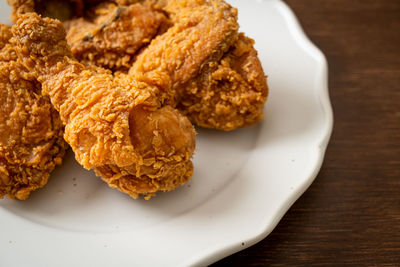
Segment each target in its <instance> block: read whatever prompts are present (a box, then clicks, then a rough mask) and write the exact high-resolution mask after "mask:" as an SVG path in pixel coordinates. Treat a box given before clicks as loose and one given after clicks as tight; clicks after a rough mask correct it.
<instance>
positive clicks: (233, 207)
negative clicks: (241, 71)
mask: <svg viewBox="0 0 400 267" xmlns="http://www.w3.org/2000/svg"><path fill="white" fill-rule="evenodd" d="M228 2H230V3H231V4H232V5H233V6H235V7H237V8H238V9H239V22H240V25H241V31H244V32H245V33H246V34H247V35H248V36H250V37H252V38H254V39H255V41H256V48H257V50H258V51H259V57H260V59H261V61H262V63H263V67H264V71H265V73H266V74H268V76H269V78H268V84H269V86H270V95H269V99H268V102H267V105H266V107H265V114H266V116H265V118H264V120H263V121H262V122H261V123H260V124H258V125H255V126H252V127H250V128H246V129H240V130H236V131H233V132H229V133H225V132H218V131H213V130H204V129H198V136H197V137H198V138H197V140H198V141H197V150H196V155H195V158H194V164H195V174H194V177H193V178H192V180H191V181H190V182H189V183H188V184H186V185H185V186H182V187H181V188H179V189H177V190H175V191H173V192H169V193H163V194H158V196H157V197H155V198H153V199H151V200H150V201H145V200H133V199H131V198H129V197H128V196H126V195H124V194H122V193H119V192H118V191H116V190H111V189H109V188H108V186H107V185H106V184H105V183H103V182H102V181H100V179H98V178H96V177H95V175H94V174H93V173H92V172H90V171H86V170H84V169H83V168H82V167H80V166H79V164H77V163H76V162H75V160H74V158H73V153H72V152H69V155H68V156H67V158H66V159H65V162H64V164H63V165H62V166H61V167H59V168H57V169H56V170H55V172H54V173H53V175H52V177H51V180H50V181H49V183H48V184H47V185H46V186H45V187H44V188H43V189H41V190H38V191H36V192H34V193H33V194H32V195H31V197H30V199H29V200H27V201H10V200H8V199H4V200H0V237H1V238H0V255H1V256H0V265H1V266H28V265H29V266H93V265H95V266H110V265H111V266H143V265H145V266H187V265H206V264H210V263H212V262H215V261H217V260H219V259H221V258H223V257H225V256H228V255H230V254H232V253H234V252H237V251H239V250H241V249H244V248H246V247H249V246H251V245H253V244H255V243H256V242H258V241H260V240H262V239H263V238H265V237H266V236H267V235H268V234H269V233H270V232H271V231H272V230H273V228H274V227H275V226H276V224H277V223H278V222H279V220H280V219H281V218H282V216H283V215H284V213H285V212H286V211H287V210H288V209H289V207H290V206H291V205H292V204H293V203H294V201H296V199H298V198H299V196H300V195H301V194H302V193H303V192H304V191H305V190H306V189H307V187H308V186H309V185H310V184H311V183H312V181H313V179H314V178H315V177H316V175H317V173H318V171H319V169H320V166H321V164H322V160H323V156H324V153H325V149H326V146H327V144H328V141H329V137H330V134H331V130H332V124H333V119H332V111H331V106H330V102H329V96H328V88H327V64H326V60H325V58H324V56H323V54H322V53H321V52H320V51H319V50H318V49H317V48H316V47H315V46H314V45H313V44H312V43H311V42H310V41H309V40H308V39H307V37H306V36H305V35H304V33H303V31H302V30H301V28H300V26H299V24H298V22H297V20H296V19H295V17H294V15H293V13H292V12H291V11H290V10H289V8H288V7H287V6H286V5H285V4H284V3H283V2H281V1H279V0H265V1H262V0H258V1H257V0H249V1H241V0H231V1H228ZM9 12H10V9H9V8H8V7H7V4H6V1H5V0H1V2H0V18H1V22H3V23H8V22H9V20H8V15H9Z"/></svg>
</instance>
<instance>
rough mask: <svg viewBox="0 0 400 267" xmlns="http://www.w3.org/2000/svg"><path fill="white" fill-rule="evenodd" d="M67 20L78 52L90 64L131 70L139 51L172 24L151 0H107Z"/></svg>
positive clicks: (74, 46)
mask: <svg viewBox="0 0 400 267" xmlns="http://www.w3.org/2000/svg"><path fill="white" fill-rule="evenodd" d="M85 14H86V16H85V18H83V17H79V18H75V19H71V20H67V21H65V22H64V26H65V28H66V30H67V33H68V34H67V40H68V43H69V44H70V45H71V50H72V53H73V54H74V56H75V57H76V58H77V59H78V60H79V61H80V62H81V63H84V64H87V65H91V64H93V65H96V66H100V67H104V68H108V69H110V70H112V71H125V72H126V71H128V69H129V68H130V67H131V65H132V63H133V61H134V58H135V56H136V54H137V52H138V51H139V50H140V49H141V48H143V47H144V46H146V45H148V44H149V43H150V41H151V40H152V39H153V38H154V37H155V36H156V35H157V34H158V33H159V32H162V31H164V28H165V27H166V26H167V25H168V19H167V17H166V16H165V15H164V13H162V12H161V11H160V10H157V8H156V6H155V5H154V4H152V3H150V2H146V3H144V4H139V3H136V4H132V5H129V6H120V5H117V4H116V3H113V2H105V3H101V4H98V5H96V6H94V7H93V8H90V9H89V10H88V11H87V12H85Z"/></svg>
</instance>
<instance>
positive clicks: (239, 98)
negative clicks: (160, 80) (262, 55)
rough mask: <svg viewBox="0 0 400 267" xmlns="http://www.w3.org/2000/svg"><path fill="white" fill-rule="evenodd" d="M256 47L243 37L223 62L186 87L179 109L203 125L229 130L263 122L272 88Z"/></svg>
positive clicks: (210, 65)
mask: <svg viewBox="0 0 400 267" xmlns="http://www.w3.org/2000/svg"><path fill="white" fill-rule="evenodd" d="M253 44H254V41H253V40H252V39H250V38H248V37H246V36H244V34H243V33H241V34H239V38H238V40H237V41H236V42H235V43H234V45H233V46H232V47H231V48H230V50H229V51H228V52H227V53H225V55H224V56H223V57H222V59H221V60H220V61H218V62H214V61H212V62H208V63H207V64H205V65H204V66H203V67H202V69H201V71H200V73H199V74H198V75H197V76H195V77H194V78H193V79H191V80H190V81H189V82H188V83H187V84H186V86H185V89H184V90H183V93H182V96H181V98H180V99H181V100H180V102H179V104H178V107H177V108H178V109H179V110H180V111H181V112H182V113H183V114H185V115H186V116H188V117H189V119H190V120H191V121H192V122H193V123H195V124H197V125H199V126H202V127H206V128H216V129H221V130H225V131H229V130H234V129H236V128H240V127H245V126H249V125H252V124H254V123H257V122H258V121H260V120H261V119H262V117H263V113H262V110H263V107H264V103H265V101H266V98H267V95H268V86H267V83H266V79H265V76H264V72H263V70H262V66H261V62H260V60H259V59H258V57H257V51H256V50H255V49H254V47H253Z"/></svg>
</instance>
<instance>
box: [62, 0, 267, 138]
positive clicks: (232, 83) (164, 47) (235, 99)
mask: <svg viewBox="0 0 400 267" xmlns="http://www.w3.org/2000/svg"><path fill="white" fill-rule="evenodd" d="M85 2H86V5H87V6H88V5H89V6H90V4H87V1H85ZM97 2H102V1H101V0H100V1H97ZM116 2H118V3H119V4H120V5H128V4H132V3H133V2H138V1H137V0H127V1H123V0H119V1H116ZM141 2H142V3H141V4H135V5H132V6H129V8H133V7H135V10H136V9H140V8H139V7H141V6H142V7H143V6H151V7H152V8H151V9H152V10H157V12H158V10H159V9H161V8H162V9H163V11H164V12H165V13H166V14H168V15H169V17H170V19H171V22H172V24H173V26H172V27H171V28H169V30H168V31H167V32H165V33H164V34H161V35H158V37H156V38H155V39H154V40H153V41H152V43H151V44H150V45H149V46H148V47H146V48H145V49H143V50H142V52H141V54H140V55H139V56H138V58H137V60H136V62H135V63H134V65H133V66H132V68H131V69H130V72H129V73H130V74H131V75H134V76H136V79H138V80H142V81H145V82H147V83H149V84H153V85H156V86H158V87H159V88H160V90H161V91H162V92H164V94H163V95H162V96H161V97H162V98H163V99H162V101H163V102H165V103H168V104H170V105H172V106H176V107H177V108H178V109H179V110H180V111H181V112H182V113H184V114H186V115H187V116H188V117H189V119H190V120H191V121H192V122H193V123H195V124H197V125H199V126H202V127H206V128H215V129H220V130H225V131H229V130H234V129H236V128H240V127H245V126H249V125H252V124H254V123H257V122H258V121H260V120H261V119H262V117H263V113H262V111H263V107H264V103H265V102H266V99H267V95H268V86H267V83H266V77H265V75H264V72H263V70H262V66H261V63H260V61H259V59H258V57H257V51H256V50H255V49H254V46H253V41H252V40H251V39H249V38H247V37H245V36H244V35H243V34H238V33H237V29H238V24H237V22H236V20H237V14H236V10H235V9H233V8H232V7H231V6H229V5H228V4H226V3H225V2H224V1H222V0H212V1H193V0H154V1H144V3H143V1H141ZM104 3H106V2H103V4H104ZM91 4H92V3H91ZM106 6H108V7H109V8H107V9H104V8H102V9H101V8H100V10H101V12H99V13H98V15H96V16H97V18H98V19H100V21H109V22H110V21H113V18H115V17H118V16H117V15H116V14H117V13H118V12H117V10H119V8H123V9H126V8H127V7H123V6H119V7H116V6H115V5H113V4H108V5H106ZM157 12H155V13H154V14H151V13H149V14H148V15H149V16H153V17H156V15H155V14H161V13H160V12H158V13H157ZM139 13H140V14H141V15H142V16H139V20H141V21H144V19H143V18H144V17H145V15H144V14H146V13H145V12H139ZM100 14H103V15H100ZM96 16H95V17H96ZM161 17H163V15H160V18H161ZM133 18H135V16H133ZM122 21H123V23H124V25H125V26H126V27H114V26H112V25H113V23H114V22H112V23H89V22H87V21H86V20H84V19H82V18H80V19H77V20H74V21H73V22H78V24H79V26H78V27H74V28H73V29H74V30H73V31H69V33H68V37H69V38H68V42H69V43H70V45H71V46H72V51H73V52H74V54H75V56H77V57H78V59H80V60H81V62H85V64H95V65H98V66H103V67H106V68H109V69H112V70H114V71H115V70H125V69H126V67H128V66H130V65H131V64H132V59H134V58H135V56H136V55H135V54H136V53H137V51H139V50H138V49H136V50H135V49H133V50H132V51H134V52H132V53H127V51H128V49H126V46H124V45H122V43H123V42H122V41H120V42H113V44H116V46H121V49H120V50H119V51H118V53H116V52H115V51H116V50H117V48H116V47H114V48H112V50H113V52H112V53H107V52H106V51H105V49H101V48H104V47H106V46H111V44H110V43H108V42H107V41H106V40H105V38H104V36H106V35H107V34H106V32H107V31H108V30H107V28H108V27H109V28H110V32H112V33H113V34H114V35H115V36H119V35H121V34H122V35H124V34H126V33H127V32H136V31H138V32H139V33H138V34H135V35H134V36H136V37H138V38H136V37H135V38H133V39H134V40H130V41H128V42H127V43H130V44H132V45H133V46H135V47H140V46H141V45H142V46H144V44H142V42H140V39H141V38H144V39H143V40H144V41H145V42H148V38H147V37H144V36H150V35H151V34H148V35H146V33H147V32H146V31H147V29H152V27H144V28H143V27H142V26H140V23H134V19H131V20H129V16H126V17H124V18H123V20H122ZM157 22H159V23H160V24H157V23H155V24H154V23H152V21H148V20H147V24H149V25H150V26H153V25H158V27H160V26H159V25H163V24H165V23H164V22H163V21H162V20H157ZM85 23H86V24H85ZM121 23H122V22H121ZM114 24H115V25H116V23H114ZM65 25H68V22H66V23H65ZM85 25H86V26H85ZM95 25H103V26H104V30H99V29H100V28H99V26H97V28H96V26H95ZM93 27H94V29H95V31H94V32H95V34H89V35H88V32H90V29H92V28H93ZM67 28H69V27H68V26H67ZM111 29H112V30H111ZM125 29H126V30H125ZM144 29H146V30H144ZM155 29H156V28H155V27H154V29H153V31H152V33H154V32H155ZM70 32H72V33H70ZM92 35H94V36H95V41H94V39H93V38H92V37H90V38H89V37H87V36H92ZM73 36H78V38H73ZM82 36H83V37H82ZM85 36H86V37H85ZM132 36H133V35H132ZM153 37H154V36H153ZM85 38H86V39H90V40H88V41H83V40H86V39H85ZM121 40H127V39H126V38H121ZM85 44H86V45H85ZM92 48H93V49H92ZM99 48H100V49H99ZM79 50H81V51H83V52H79ZM91 51H95V52H93V53H92V52H91ZM117 57H119V59H116V58H117Z"/></svg>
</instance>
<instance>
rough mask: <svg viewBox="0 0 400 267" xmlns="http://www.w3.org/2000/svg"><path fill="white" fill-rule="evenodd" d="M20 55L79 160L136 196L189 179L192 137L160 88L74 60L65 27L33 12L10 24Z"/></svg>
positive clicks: (121, 188) (118, 187)
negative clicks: (162, 101) (162, 97)
mask: <svg viewBox="0 0 400 267" xmlns="http://www.w3.org/2000/svg"><path fill="white" fill-rule="evenodd" d="M13 33H14V39H15V42H16V46H17V53H18V56H19V58H20V59H21V61H22V62H23V64H24V65H25V66H26V67H27V68H28V69H29V70H31V71H32V73H34V74H35V76H36V77H38V80H39V81H40V82H41V83H42V90H43V93H44V94H45V95H48V96H49V97H50V99H51V102H52V104H53V106H54V107H55V108H56V109H57V110H58V111H59V113H60V117H61V119H62V121H63V123H64V124H65V134H64V138H65V140H66V141H67V142H68V143H69V145H70V146H71V148H72V149H73V151H74V153H75V157H76V159H77V161H78V162H79V163H80V164H81V165H83V166H84V167H85V168H87V169H94V170H95V171H96V173H97V174H98V175H99V176H100V177H101V178H102V179H103V180H104V181H106V182H107V183H108V184H109V185H110V186H111V187H114V188H117V189H119V190H121V191H122V192H125V193H127V194H129V195H130V196H132V197H134V198H136V197H138V196H139V195H140V194H143V195H146V196H147V197H149V196H151V195H153V194H154V193H155V192H157V191H160V190H162V191H169V190H173V189H174V188H175V187H176V186H178V185H181V184H183V183H185V182H186V181H187V180H188V179H189V178H190V177H191V176H192V174H193V164H192V162H191V157H192V155H193V152H194V148H195V131H194V128H193V126H192V125H191V123H190V122H189V120H188V119H187V118H186V117H184V116H183V115H181V114H180V113H179V112H178V111H177V110H175V109H173V108H172V107H170V106H161V105H160V102H159V98H158V97H157V96H158V94H159V91H158V88H156V87H154V86H150V85H148V84H146V83H143V82H138V81H136V80H134V79H132V77H131V76H127V75H123V74H118V75H115V76H114V75H112V73H111V72H110V71H106V70H104V69H102V68H99V67H87V66H84V65H82V64H80V63H79V62H78V61H76V60H75V59H74V58H73V56H72V52H71V50H70V48H69V46H68V44H67V41H66V33H65V30H64V28H63V26H62V24H61V23H60V22H58V21H55V20H53V19H49V18H40V17H39V16H38V15H36V14H35V13H29V14H26V15H22V16H21V18H20V19H19V20H18V21H17V24H16V25H15V26H13Z"/></svg>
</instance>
